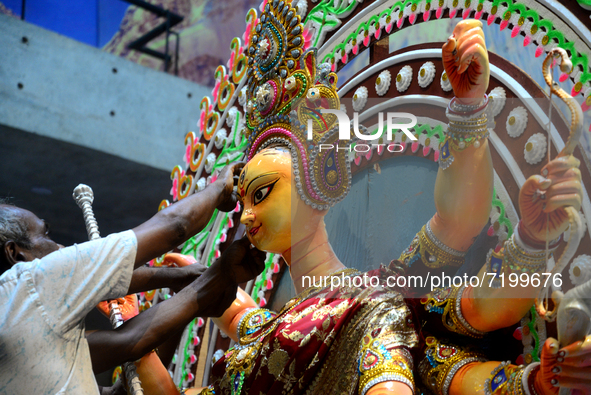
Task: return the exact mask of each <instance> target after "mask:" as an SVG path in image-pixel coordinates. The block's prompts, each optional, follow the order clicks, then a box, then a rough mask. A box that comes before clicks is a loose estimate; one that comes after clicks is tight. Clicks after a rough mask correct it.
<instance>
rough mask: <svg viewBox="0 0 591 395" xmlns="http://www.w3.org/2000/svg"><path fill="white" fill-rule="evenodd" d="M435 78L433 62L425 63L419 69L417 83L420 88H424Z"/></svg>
mask: <svg viewBox="0 0 591 395" xmlns="http://www.w3.org/2000/svg"><path fill="white" fill-rule="evenodd" d="M434 78H435V64H434V63H433V62H426V63H425V64H423V65H422V66H421V68H420V69H419V75H418V81H419V86H420V87H421V88H426V87H428V86H429V85H431V83H432V82H433V79H434Z"/></svg>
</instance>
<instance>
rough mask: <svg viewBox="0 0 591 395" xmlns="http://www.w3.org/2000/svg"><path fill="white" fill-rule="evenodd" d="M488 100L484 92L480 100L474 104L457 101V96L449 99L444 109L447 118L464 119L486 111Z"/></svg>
mask: <svg viewBox="0 0 591 395" xmlns="http://www.w3.org/2000/svg"><path fill="white" fill-rule="evenodd" d="M488 102H489V98H488V95H487V94H486V93H485V94H484V97H483V98H482V101H481V102H480V103H479V104H476V105H468V104H461V103H458V98H457V97H454V98H453V99H451V100H450V101H449V104H448V106H447V110H446V115H448V118H450V117H452V118H454V119H465V118H466V117H469V116H470V117H477V116H478V115H481V114H483V113H484V112H485V111H486V109H487V106H488Z"/></svg>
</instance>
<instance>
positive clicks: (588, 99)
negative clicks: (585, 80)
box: [585, 95, 591, 106]
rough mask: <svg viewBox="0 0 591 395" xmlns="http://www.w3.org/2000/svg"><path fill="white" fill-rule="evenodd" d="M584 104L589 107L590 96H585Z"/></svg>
mask: <svg viewBox="0 0 591 395" xmlns="http://www.w3.org/2000/svg"><path fill="white" fill-rule="evenodd" d="M585 104H586V105H588V106H591V95H589V96H587V98H586V99H585Z"/></svg>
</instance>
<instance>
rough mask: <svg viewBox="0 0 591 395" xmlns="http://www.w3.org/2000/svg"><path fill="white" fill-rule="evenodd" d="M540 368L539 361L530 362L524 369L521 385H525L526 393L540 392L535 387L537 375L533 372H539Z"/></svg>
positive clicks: (535, 394) (534, 393) (535, 393)
mask: <svg viewBox="0 0 591 395" xmlns="http://www.w3.org/2000/svg"><path fill="white" fill-rule="evenodd" d="M538 370H540V363H539V362H534V363H530V364H529V365H527V366H526V367H525V369H524V370H523V376H522V377H521V385H522V386H523V391H524V392H525V395H538V392H537V391H536V389H535V387H534V381H535V377H536V375H535V374H532V373H534V372H537V371H538Z"/></svg>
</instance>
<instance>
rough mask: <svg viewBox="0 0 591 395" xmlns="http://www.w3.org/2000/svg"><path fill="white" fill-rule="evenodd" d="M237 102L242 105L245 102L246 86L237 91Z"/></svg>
mask: <svg viewBox="0 0 591 395" xmlns="http://www.w3.org/2000/svg"><path fill="white" fill-rule="evenodd" d="M238 104H240V105H241V106H242V107H244V105H245V104H246V87H244V88H242V89H240V92H239V93H238Z"/></svg>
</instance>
